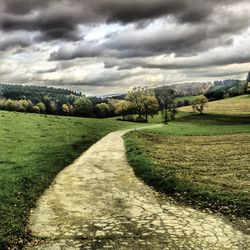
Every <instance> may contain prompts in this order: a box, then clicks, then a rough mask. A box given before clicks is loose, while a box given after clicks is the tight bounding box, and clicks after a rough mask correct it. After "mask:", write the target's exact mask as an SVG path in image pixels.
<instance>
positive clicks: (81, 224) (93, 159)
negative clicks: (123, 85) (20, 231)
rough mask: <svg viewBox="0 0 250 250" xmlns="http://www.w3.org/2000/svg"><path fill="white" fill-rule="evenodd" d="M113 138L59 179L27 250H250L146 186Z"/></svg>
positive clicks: (242, 239)
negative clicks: (33, 241) (35, 242)
mask: <svg viewBox="0 0 250 250" xmlns="http://www.w3.org/2000/svg"><path fill="white" fill-rule="evenodd" d="M125 132H126V131H118V132H113V133H110V134H108V135H107V136H106V137H104V138H103V139H102V140H100V141H99V142H97V143H96V144H94V145H93V146H92V147H91V148H89V149H88V150H87V151H86V152H85V153H83V154H82V155H81V156H80V157H79V158H78V159H77V160H76V161H75V162H74V163H73V164H72V165H70V166H68V167H67V168H65V169H64V170H63V171H62V172H60V173H59V174H58V176H57V177H56V178H55V180H54V182H53V184H52V185H51V187H50V188H49V189H48V190H47V191H46V192H45V193H44V194H43V196H42V197H41V198H40V200H39V202H38V205H37V208H36V209H35V210H34V211H33V212H32V214H31V217H30V229H31V231H32V234H33V235H34V236H35V237H41V238H43V239H44V240H42V241H40V242H39V243H38V244H37V245H36V246H32V247H27V249H44V250H45V249H46V250H50V249H51V250H52V249H53V250H57V249H58V250H59V249H67V250H70V249H126V250H127V249H136V250H138V249H150V250H154V249H171V250H174V249H197V250H198V249H199V250H201V249H206V250H207V249H213V250H215V249H220V250H222V249H230V250H233V249H242V250H243V249H249V248H250V243H249V242H250V239H249V236H248V235H244V234H243V233H242V232H240V231H238V230H236V229H235V228H233V226H232V225H230V224H229V222H227V221H225V220H224V219H223V218H221V217H219V216H216V215H211V214H208V213H203V212H201V211H197V210H194V209H192V208H188V207H183V206H180V205H176V204H175V203H174V202H173V201H171V199H169V198H166V197H164V196H162V195H160V194H158V193H156V192H154V191H153V190H152V189H151V188H150V187H148V186H146V185H145V184H143V183H142V182H141V181H140V180H138V179H137V178H136V177H135V176H134V174H133V171H132V169H131V168H130V166H129V165H128V163H127V161H126V157H125V149H124V145H123V140H122V138H121V136H122V135H123V134H124V133H125Z"/></svg>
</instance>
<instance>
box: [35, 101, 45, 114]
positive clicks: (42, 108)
mask: <svg viewBox="0 0 250 250" xmlns="http://www.w3.org/2000/svg"><path fill="white" fill-rule="evenodd" d="M36 106H37V107H39V110H40V113H41V114H45V113H46V106H45V104H44V103H43V102H39V103H37V104H36Z"/></svg>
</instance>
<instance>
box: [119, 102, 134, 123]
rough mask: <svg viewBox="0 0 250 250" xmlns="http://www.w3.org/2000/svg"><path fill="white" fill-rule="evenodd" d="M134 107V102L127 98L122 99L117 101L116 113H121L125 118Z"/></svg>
mask: <svg viewBox="0 0 250 250" xmlns="http://www.w3.org/2000/svg"><path fill="white" fill-rule="evenodd" d="M131 108H132V103H131V102H129V101H126V100H121V101H118V102H117V103H116V109H115V114H117V115H121V116H122V119H123V120H125V116H126V115H128V114H129V111H130V110H131Z"/></svg>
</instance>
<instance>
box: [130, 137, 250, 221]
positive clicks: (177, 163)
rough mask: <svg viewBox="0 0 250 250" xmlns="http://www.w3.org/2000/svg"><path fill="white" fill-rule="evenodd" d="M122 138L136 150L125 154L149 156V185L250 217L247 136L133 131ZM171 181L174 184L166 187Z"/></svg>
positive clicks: (249, 154) (202, 203) (249, 150)
mask: <svg viewBox="0 0 250 250" xmlns="http://www.w3.org/2000/svg"><path fill="white" fill-rule="evenodd" d="M126 140H127V141H128V140H130V143H131V141H132V142H133V143H132V144H133V147H134V148H135V149H136V150H137V152H135V151H134V152H133V154H132V153H131V154H130V153H128V157H129V158H131V157H132V155H134V156H133V157H135V154H136V153H137V154H145V155H144V156H143V157H146V158H148V160H149V164H148V167H149V168H151V169H152V171H151V172H150V173H149V175H152V176H151V177H152V179H151V181H152V183H150V182H151V181H150V178H149V179H148V180H149V184H152V185H153V186H154V185H159V187H158V188H159V189H160V190H163V191H165V192H168V191H170V192H174V193H179V194H181V196H183V198H184V199H186V198H187V199H190V200H191V202H194V203H196V202H198V203H200V205H201V206H205V207H211V208H214V209H216V210H220V211H222V212H225V213H231V214H237V215H244V216H247V215H249V209H250V206H249V204H250V182H249V179H250V134H245V133H244V134H237V135H236V134H235V135H234V134H232V135H215V136H174V135H158V134H150V133H143V132H137V133H130V134H129V135H128V137H127V139H126ZM138 152H140V153H138ZM130 156H131V157H130ZM130 160H131V159H130ZM132 165H134V167H136V161H134V164H133V160H132ZM141 172H143V170H141ZM143 174H145V173H142V175H143ZM139 175H140V174H139ZM153 175H155V176H157V178H158V179H157V181H155V180H153V179H154V178H155V176H153ZM144 177H145V176H144ZM146 178H148V177H146ZM169 180H171V181H172V182H173V186H172V187H171V186H170V187H168V188H165V187H164V185H168V184H169ZM159 183H161V184H159Z"/></svg>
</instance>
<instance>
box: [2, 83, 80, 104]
mask: <svg viewBox="0 0 250 250" xmlns="http://www.w3.org/2000/svg"><path fill="white" fill-rule="evenodd" d="M77 96H81V94H80V93H76V92H74V91H71V90H68V89H62V88H53V87H47V86H28V85H27V86H26V85H25V86H23V85H20V84H16V85H12V84H0V99H2V98H5V99H13V100H30V101H32V102H34V103H38V102H42V101H44V98H47V99H51V100H54V101H57V102H61V103H70V104H72V103H73V102H74V100H75V97H77Z"/></svg>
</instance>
